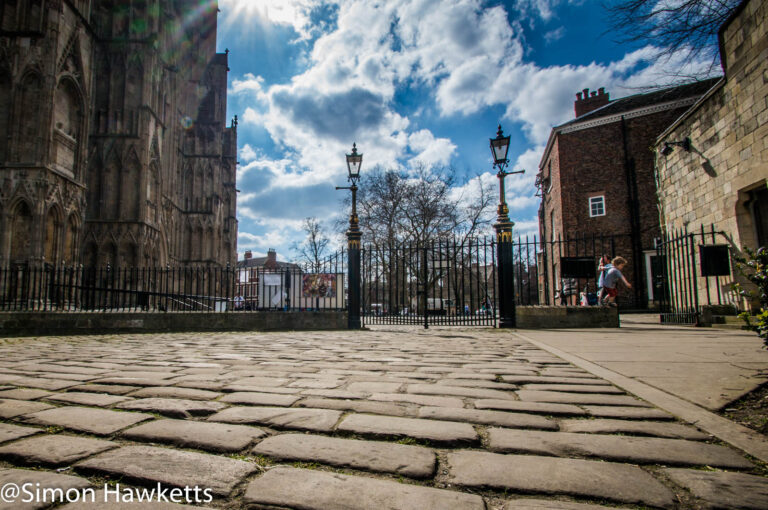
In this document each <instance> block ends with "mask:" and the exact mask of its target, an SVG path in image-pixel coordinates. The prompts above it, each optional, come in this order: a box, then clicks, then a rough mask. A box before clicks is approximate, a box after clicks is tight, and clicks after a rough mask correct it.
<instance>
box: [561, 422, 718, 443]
mask: <svg viewBox="0 0 768 510" xmlns="http://www.w3.org/2000/svg"><path fill="white" fill-rule="evenodd" d="M560 430H562V431H563V432H588V433H593V434H630V435H641V436H657V437H667V438H671V439H690V440H693V441H706V440H708V439H710V438H711V436H710V435H709V434H705V433H703V432H699V431H698V430H696V429H695V428H693V427H689V426H687V425H682V424H680V423H669V422H653V421H634V420H612V419H603V418H598V419H594V420H578V419H571V420H562V421H560Z"/></svg>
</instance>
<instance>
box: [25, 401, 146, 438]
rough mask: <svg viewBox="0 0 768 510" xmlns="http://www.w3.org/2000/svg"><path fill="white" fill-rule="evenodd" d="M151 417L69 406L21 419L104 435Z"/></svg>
mask: <svg viewBox="0 0 768 510" xmlns="http://www.w3.org/2000/svg"><path fill="white" fill-rule="evenodd" d="M152 418H153V416H152V415H150V414H142V413H120V412H117V411H108V410H105V409H93V408H90V407H75V406H71V407H57V408H55V409H47V410H45V411H39V412H37V413H32V414H27V415H25V416H23V417H22V421H24V422H26V423H32V424H35V425H49V426H60V427H64V428H67V429H71V430H77V431H79V432H88V433H91V434H96V435H100V436H106V435H109V434H114V433H115V432H117V431H118V430H121V429H124V428H126V427H130V426H131V425H135V424H137V423H139V422H142V421H145V420H150V419H152Z"/></svg>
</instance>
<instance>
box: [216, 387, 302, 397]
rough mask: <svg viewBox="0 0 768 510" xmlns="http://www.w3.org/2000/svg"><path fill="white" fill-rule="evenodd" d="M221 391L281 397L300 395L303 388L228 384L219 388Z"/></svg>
mask: <svg viewBox="0 0 768 510" xmlns="http://www.w3.org/2000/svg"><path fill="white" fill-rule="evenodd" d="M219 389H220V390H221V391H226V392H236V391H243V392H250V393H279V394H281V395H298V394H299V393H301V392H302V390H301V388H283V387H278V386H251V385H248V384H227V385H225V386H221V387H219Z"/></svg>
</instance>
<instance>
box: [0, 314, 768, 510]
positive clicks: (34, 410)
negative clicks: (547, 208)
mask: <svg viewBox="0 0 768 510" xmlns="http://www.w3.org/2000/svg"><path fill="white" fill-rule="evenodd" d="M22 369H23V370H22ZM622 387H623V386H622ZM147 412H151V413H154V414H147ZM158 414H165V415H166V416H170V418H157V415H158ZM0 417H2V420H3V421H2V422H0V455H2V457H0V459H1V460H2V464H3V466H4V467H5V466H26V465H29V464H34V465H35V466H36V468H37V469H39V471H37V470H36V471H33V470H18V469H16V470H10V471H12V472H14V473H16V474H15V475H14V476H16V478H17V479H24V481H32V482H34V481H35V480H36V479H37V478H38V477H40V476H43V475H46V476H54V477H55V476H61V475H56V474H54V470H56V469H65V468H66V467H67V466H71V465H73V463H74V466H73V471H74V472H75V473H78V474H82V475H87V476H94V477H96V478H92V480H94V484H93V485H94V488H96V489H98V488H99V487H97V486H98V485H99V483H103V482H102V480H101V477H108V478H110V479H112V480H119V481H120V484H121V485H126V486H128V487H131V486H133V487H136V486H150V487H151V486H154V485H155V484H156V483H158V482H159V483H162V484H164V485H168V486H170V487H175V486H186V485H191V486H194V485H199V486H200V487H210V488H215V493H216V500H215V501H214V502H213V504H212V505H211V506H213V507H217V508H248V507H259V508H270V507H271V508H309V509H318V510H320V509H323V510H327V509H334V508H345V509H350V508H360V509H366V510H367V509H368V508H398V509H400V508H414V509H416V508H418V509H422V508H427V509H429V508H432V509H438V508H439V509H443V508H457V509H458V508H461V509H462V510H463V509H465V508H468V509H473V508H478V509H481V508H485V509H486V510H502V508H503V509H505V510H512V509H523V510H544V509H551V510H606V509H607V508H609V507H607V506H603V505H620V506H621V507H622V508H626V509H627V510H630V509H637V508H638V507H639V508H647V507H657V508H668V507H673V508H675V510H697V509H699V508H764V507H765V506H766V505H765V502H764V499H761V498H764V497H765V489H764V485H765V483H766V480H768V479H766V478H765V477H764V476H763V471H762V468H760V467H759V466H756V465H754V464H752V463H751V462H750V461H749V460H748V459H747V458H746V457H745V456H744V455H742V454H741V453H740V452H739V451H737V450H735V449H732V448H731V447H729V446H727V445H719V444H718V445H715V444H711V443H710V442H709V441H710V440H711V439H712V437H711V436H709V435H707V434H704V433H702V432H700V431H699V430H697V429H696V428H694V427H692V426H689V425H685V424H683V423H681V422H680V421H677V420H676V419H675V417H674V416H672V415H670V414H668V413H666V412H664V411H662V410H660V409H657V408H655V407H653V406H651V405H650V404H648V403H646V402H644V401H642V400H638V399H636V398H635V397H634V396H633V395H632V394H629V393H625V392H624V391H622V390H621V389H619V388H618V387H617V386H614V385H612V384H610V383H608V382H607V381H605V380H603V379H600V378H598V377H596V376H593V375H591V374H589V373H587V372H585V371H584V370H581V369H578V368H576V367H573V366H572V365H570V364H569V363H568V362H566V361H563V360H561V359H559V358H556V357H554V356H553V355H551V354H549V353H548V352H545V351H543V350H541V349H539V348H538V347H536V346H534V345H533V344H530V343H528V342H527V341H526V340H524V339H522V338H521V337H519V336H517V335H516V334H514V333H510V332H508V331H503V330H483V329H473V330H465V331H463V332H462V333H460V334H453V332H452V333H451V334H450V335H447V334H446V333H445V330H441V329H440V328H435V330H434V331H433V330H429V331H427V332H425V331H421V330H410V329H403V330H402V331H396V330H384V329H382V330H376V329H374V330H373V331H360V332H345V331H335V332H313V333H295V332H286V333H249V332H243V333H202V334H195V333H185V334H161V335H141V334H127V335H119V336H118V335H115V336H83V337H77V336H73V337H67V338H66V339H65V341H63V339H62V338H51V339H49V338H45V337H42V338H29V339H20V340H18V341H14V342H8V343H4V344H0ZM700 426H702V427H703V425H700ZM65 429H66V430H65ZM69 431H75V432H76V433H77V434H76V435H73V434H71V433H70V432H69ZM104 436H107V437H104ZM101 447H104V448H106V447H109V448H110V449H108V450H105V451H98V448H101ZM523 452H524V453H523ZM290 463H296V464H295V467H289V466H285V464H290ZM639 465H642V467H639ZM299 466H300V467H302V468H311V469H297V468H296V467H299ZM669 466H680V467H682V468H686V467H687V468H695V469H682V468H675V469H669V468H668V467H669ZM706 466H711V467H706ZM704 469H706V470H704ZM724 469H728V470H732V469H738V470H740V471H741V472H738V473H732V472H725V471H724ZM6 471H8V470H6ZM0 472H1V471H0ZM257 472H258V473H257ZM19 473H20V474H19ZM20 477H21V478H20ZM73 479H74V480H75V481H78V480H79V481H80V482H78V483H85V484H87V483H89V482H88V481H87V480H85V479H83V478H77V477H73ZM59 480H62V479H59ZM134 506H135V505H134ZM2 508H3V507H2V505H0V509H2ZM13 508H14V509H15V508H16V507H13ZM22 508H23V507H22ZM55 508H57V509H58V508H68V507H66V506H65V507H60V506H56V507H55ZM74 508H77V507H74ZM89 508H102V507H101V506H99V507H93V506H91V507H89ZM103 508H108V509H110V508H112V509H114V510H118V509H119V510H131V509H132V508H133V507H131V506H129V507H120V506H111V507H110V506H104V507H103ZM147 508H158V509H165V508H166V507H165V506H163V505H160V506H157V505H156V506H155V507H150V506H147ZM174 508H179V507H174ZM168 510H170V507H168Z"/></svg>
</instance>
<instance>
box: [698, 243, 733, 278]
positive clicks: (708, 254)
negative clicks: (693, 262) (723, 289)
mask: <svg viewBox="0 0 768 510" xmlns="http://www.w3.org/2000/svg"><path fill="white" fill-rule="evenodd" d="M699 257H700V259H701V276H728V275H730V274H731V259H730V256H729V253H728V245H727V244H711V245H709V246H706V245H703V244H701V245H699Z"/></svg>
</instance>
